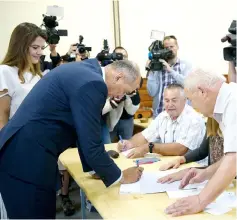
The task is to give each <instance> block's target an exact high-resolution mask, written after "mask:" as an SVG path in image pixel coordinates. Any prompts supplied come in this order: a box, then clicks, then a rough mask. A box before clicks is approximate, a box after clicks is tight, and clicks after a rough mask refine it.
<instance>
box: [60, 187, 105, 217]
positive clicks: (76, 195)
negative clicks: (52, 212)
mask: <svg viewBox="0 0 237 220" xmlns="http://www.w3.org/2000/svg"><path fill="white" fill-rule="evenodd" d="M71 188H72V190H70V198H71V200H72V201H73V202H74V203H75V207H76V212H75V214H74V215H72V216H65V215H64V213H63V210H62V208H61V197H60V196H58V197H57V213H56V218H57V219H81V209H80V207H81V202H80V190H79V188H78V186H77V185H76V183H72V187H71ZM86 218H87V219H102V218H101V216H100V215H99V214H98V213H97V212H89V211H88V210H86Z"/></svg>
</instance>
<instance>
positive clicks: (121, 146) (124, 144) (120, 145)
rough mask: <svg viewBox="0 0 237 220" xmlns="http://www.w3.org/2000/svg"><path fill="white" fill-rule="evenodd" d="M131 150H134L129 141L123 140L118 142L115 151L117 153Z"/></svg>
mask: <svg viewBox="0 0 237 220" xmlns="http://www.w3.org/2000/svg"><path fill="white" fill-rule="evenodd" d="M132 148H134V146H133V144H132V143H131V141H129V140H123V141H122V142H121V141H119V142H118V145H117V149H118V151H119V152H122V151H126V150H129V149H132Z"/></svg>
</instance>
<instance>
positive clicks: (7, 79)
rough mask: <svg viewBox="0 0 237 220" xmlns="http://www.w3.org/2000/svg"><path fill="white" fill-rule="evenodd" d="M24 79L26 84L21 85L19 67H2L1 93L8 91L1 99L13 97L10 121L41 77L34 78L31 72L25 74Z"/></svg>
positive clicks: (0, 76) (0, 66)
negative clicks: (7, 96) (6, 96)
mask: <svg viewBox="0 0 237 220" xmlns="http://www.w3.org/2000/svg"><path fill="white" fill-rule="evenodd" d="M23 77H24V79H25V83H21V80H20V79H19V76H18V68H17V67H10V66H7V65H0V91H3V90H7V93H5V94H3V95H1V96H0V98H1V97H3V96H5V95H9V96H10V97H11V105H10V116H9V119H11V118H12V116H13V115H14V114H15V113H16V111H17V109H18V108H19V106H20V104H21V103H22V101H23V100H24V98H25V97H26V96H27V94H28V93H29V92H30V90H31V89H32V88H33V87H34V85H35V84H36V83H37V82H38V81H39V80H40V76H39V75H36V76H33V75H32V74H31V73H30V72H25V73H24V75H23Z"/></svg>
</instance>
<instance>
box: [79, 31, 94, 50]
mask: <svg viewBox="0 0 237 220" xmlns="http://www.w3.org/2000/svg"><path fill="white" fill-rule="evenodd" d="M83 40H84V37H83V36H82V35H80V36H79V44H77V48H78V52H79V53H81V54H82V53H85V52H86V51H91V49H92V48H91V47H85V45H84V44H82V42H83Z"/></svg>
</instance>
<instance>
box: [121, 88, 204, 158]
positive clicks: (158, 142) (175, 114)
mask: <svg viewBox="0 0 237 220" xmlns="http://www.w3.org/2000/svg"><path fill="white" fill-rule="evenodd" d="M164 106H165V111H163V112H161V113H160V114H159V115H158V116H157V117H156V119H155V120H154V121H152V123H151V124H150V125H149V127H148V128H146V129H145V130H144V131H142V132H141V133H138V134H136V135H134V136H133V137H132V138H131V139H130V140H123V141H120V142H119V143H118V150H119V151H124V150H128V149H132V148H134V149H133V150H131V152H130V153H129V154H128V155H127V157H128V158H137V157H143V156H144V155H145V154H146V153H149V152H150V153H157V154H161V155H165V156H178V155H179V156H180V155H184V154H185V153H186V152H187V151H188V150H194V149H196V148H197V147H199V146H200V144H201V142H202V140H203V137H204V135H205V131H206V127H205V122H204V119H203V118H202V116H201V115H200V114H198V113H197V112H196V111H195V110H194V109H193V108H192V107H191V106H189V105H187V104H186V98H185V95H184V89H183V86H182V85H179V84H171V85H169V86H168V87H167V88H166V89H165V91H164Z"/></svg>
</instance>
